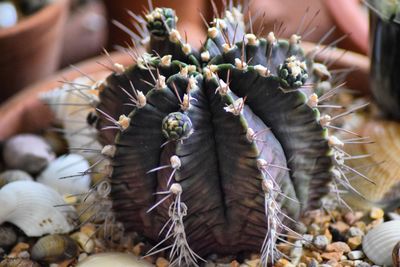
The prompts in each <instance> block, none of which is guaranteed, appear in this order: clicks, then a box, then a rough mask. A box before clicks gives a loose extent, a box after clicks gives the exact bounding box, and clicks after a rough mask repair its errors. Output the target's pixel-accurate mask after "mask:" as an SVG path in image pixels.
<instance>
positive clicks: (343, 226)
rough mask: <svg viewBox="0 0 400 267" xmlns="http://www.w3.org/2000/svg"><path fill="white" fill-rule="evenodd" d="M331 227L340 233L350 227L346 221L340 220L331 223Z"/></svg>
mask: <svg viewBox="0 0 400 267" xmlns="http://www.w3.org/2000/svg"><path fill="white" fill-rule="evenodd" d="M331 227H332V228H335V229H336V230H338V231H339V232H340V233H345V232H346V231H347V230H349V228H350V226H349V225H348V224H347V223H345V222H342V221H338V222H335V223H332V224H331Z"/></svg>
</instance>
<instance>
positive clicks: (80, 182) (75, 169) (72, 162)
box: [36, 154, 91, 195]
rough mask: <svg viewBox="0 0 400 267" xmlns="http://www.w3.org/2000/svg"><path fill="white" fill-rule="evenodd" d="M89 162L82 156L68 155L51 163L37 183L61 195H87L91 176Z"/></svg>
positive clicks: (37, 179)
mask: <svg viewBox="0 0 400 267" xmlns="http://www.w3.org/2000/svg"><path fill="white" fill-rule="evenodd" d="M89 167H90V165H89V162H88V161H87V160H86V159H85V158H84V157H83V156H81V155H78V154H68V155H64V156H61V157H59V158H57V159H56V160H54V161H53V162H51V163H50V164H49V165H48V166H47V168H46V169H45V170H44V171H43V172H42V173H41V174H40V175H39V176H38V177H37V178H36V181H37V182H39V183H42V184H45V185H47V186H50V187H51V188H53V189H54V190H56V191H58V192H59V193H60V194H61V195H74V194H80V193H86V192H88V191H89V188H90V182H91V179H90V175H89V174H82V173H83V172H87V171H88V169H89Z"/></svg>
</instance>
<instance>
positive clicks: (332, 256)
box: [321, 252, 343, 262]
mask: <svg viewBox="0 0 400 267" xmlns="http://www.w3.org/2000/svg"><path fill="white" fill-rule="evenodd" d="M342 255H343V252H324V253H322V254H321V257H322V258H323V259H324V260H335V261H336V262H338V261H339V260H340V258H341V257H342Z"/></svg>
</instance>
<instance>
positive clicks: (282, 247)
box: [276, 242, 293, 256]
mask: <svg viewBox="0 0 400 267" xmlns="http://www.w3.org/2000/svg"><path fill="white" fill-rule="evenodd" d="M276 248H277V249H278V250H279V251H280V252H282V253H283V254H285V255H288V256H289V254H290V252H291V251H292V248H293V246H292V245H291V244H287V243H283V242H282V243H279V244H277V245H276Z"/></svg>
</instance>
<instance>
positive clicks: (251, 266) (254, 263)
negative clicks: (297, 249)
mask: <svg viewBox="0 0 400 267" xmlns="http://www.w3.org/2000/svg"><path fill="white" fill-rule="evenodd" d="M288 264H289V265H284V266H282V267H294V265H293V264H291V263H290V262H289V263H288ZM246 266H247V267H258V266H260V259H256V260H250V261H246Z"/></svg>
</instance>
